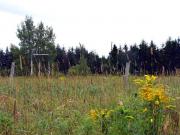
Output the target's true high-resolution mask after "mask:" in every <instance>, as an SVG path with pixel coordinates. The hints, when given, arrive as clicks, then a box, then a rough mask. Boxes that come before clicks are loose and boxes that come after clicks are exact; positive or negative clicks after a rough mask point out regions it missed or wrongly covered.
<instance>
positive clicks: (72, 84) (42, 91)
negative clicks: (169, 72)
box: [0, 76, 180, 135]
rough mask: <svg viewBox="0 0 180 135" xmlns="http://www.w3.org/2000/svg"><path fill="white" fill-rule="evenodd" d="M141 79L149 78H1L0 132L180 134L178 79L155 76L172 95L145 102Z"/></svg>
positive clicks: (39, 134)
mask: <svg viewBox="0 0 180 135" xmlns="http://www.w3.org/2000/svg"><path fill="white" fill-rule="evenodd" d="M139 78H140V79H142V80H146V79H147V78H143V77H130V78H129V83H128V85H127V84H126V83H124V79H123V77H119V76H66V77H58V78H45V77H40V78H37V77H16V78H14V79H10V78H0V134H1V135H109V134H112V135H121V134H122V135H126V134H127V135H140V134H141V135H143V134H144V135H157V134H164V135H166V134H167V135H178V134H179V129H178V127H179V113H180V78H179V77H158V78H157V80H156V83H157V84H162V85H163V88H164V90H165V92H166V94H167V95H168V97H171V101H169V103H168V104H167V103H164V101H163V100H162V102H161V98H158V99H153V100H151V99H150V98H149V97H148V100H147V101H142V100H143V99H141V98H140V95H139V90H140V88H142V87H140V88H139V86H137V85H136V84H135V83H134V80H135V79H139ZM125 84H126V86H125ZM149 87H150V86H149V84H148V88H149ZM156 87H157V86H154V84H153V85H152V88H151V89H156ZM143 88H144V86H143ZM161 96H162V95H161ZM163 98H164V97H163ZM153 104H154V106H153ZM153 107H154V108H153ZM166 107H168V109H165V108H166ZM150 108H151V109H152V108H153V109H154V110H153V112H152V110H151V109H150ZM167 112H169V113H168V114H167ZM141 113H142V114H141ZM156 113H157V115H156ZM166 114H167V115H166ZM152 115H153V116H152ZM151 116H152V117H151ZM146 118H147V119H146ZM142 125H143V126H144V127H142ZM172 125H173V126H172ZM139 127H141V128H139ZM152 129H153V131H151V130H152Z"/></svg>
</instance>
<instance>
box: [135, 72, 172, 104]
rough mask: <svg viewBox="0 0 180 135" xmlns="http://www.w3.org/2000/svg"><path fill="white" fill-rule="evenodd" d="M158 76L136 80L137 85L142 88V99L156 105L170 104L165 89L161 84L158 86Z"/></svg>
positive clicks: (140, 93) (140, 92)
mask: <svg viewBox="0 0 180 135" xmlns="http://www.w3.org/2000/svg"><path fill="white" fill-rule="evenodd" d="M156 78H157V77H156V76H153V75H152V76H150V75H145V79H136V80H135V83H136V84H137V85H139V86H140V88H139V89H140V91H139V95H140V97H141V98H142V99H143V100H145V101H149V102H153V101H154V103H155V104H156V105H159V104H160V103H164V104H166V103H168V102H169V97H168V96H167V94H166V93H165V87H164V86H163V85H161V84H156V83H155V80H156Z"/></svg>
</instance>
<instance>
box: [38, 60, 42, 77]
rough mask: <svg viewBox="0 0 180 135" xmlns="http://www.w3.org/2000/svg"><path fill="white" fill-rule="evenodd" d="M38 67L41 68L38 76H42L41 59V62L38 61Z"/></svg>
mask: <svg viewBox="0 0 180 135" xmlns="http://www.w3.org/2000/svg"><path fill="white" fill-rule="evenodd" d="M38 69H39V71H38V76H40V75H41V63H40V61H39V63H38Z"/></svg>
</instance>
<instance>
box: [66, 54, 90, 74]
mask: <svg viewBox="0 0 180 135" xmlns="http://www.w3.org/2000/svg"><path fill="white" fill-rule="evenodd" d="M68 72H69V74H70V75H87V74H89V73H90V68H89V67H88V65H87V60H86V59H85V58H84V56H81V58H80V60H79V64H77V65H76V66H73V67H71V68H70V69H69V71H68Z"/></svg>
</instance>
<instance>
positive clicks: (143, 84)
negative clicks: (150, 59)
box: [135, 75, 170, 135]
mask: <svg viewBox="0 0 180 135" xmlns="http://www.w3.org/2000/svg"><path fill="white" fill-rule="evenodd" d="M156 79H157V77H156V76H153V75H152V76H150V75H145V77H144V79H136V80H135V84H137V85H138V86H139V96H140V98H141V99H143V106H142V107H143V108H144V109H143V111H142V112H143V114H142V116H141V117H143V119H144V121H145V122H146V127H144V129H146V134H157V135H158V133H159V130H160V128H161V127H162V125H163V121H164V118H165V115H164V114H163V112H164V110H165V109H166V108H167V106H169V103H170V97H169V96H168V95H167V93H166V92H165V87H164V86H163V85H162V84H157V83H156Z"/></svg>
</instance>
